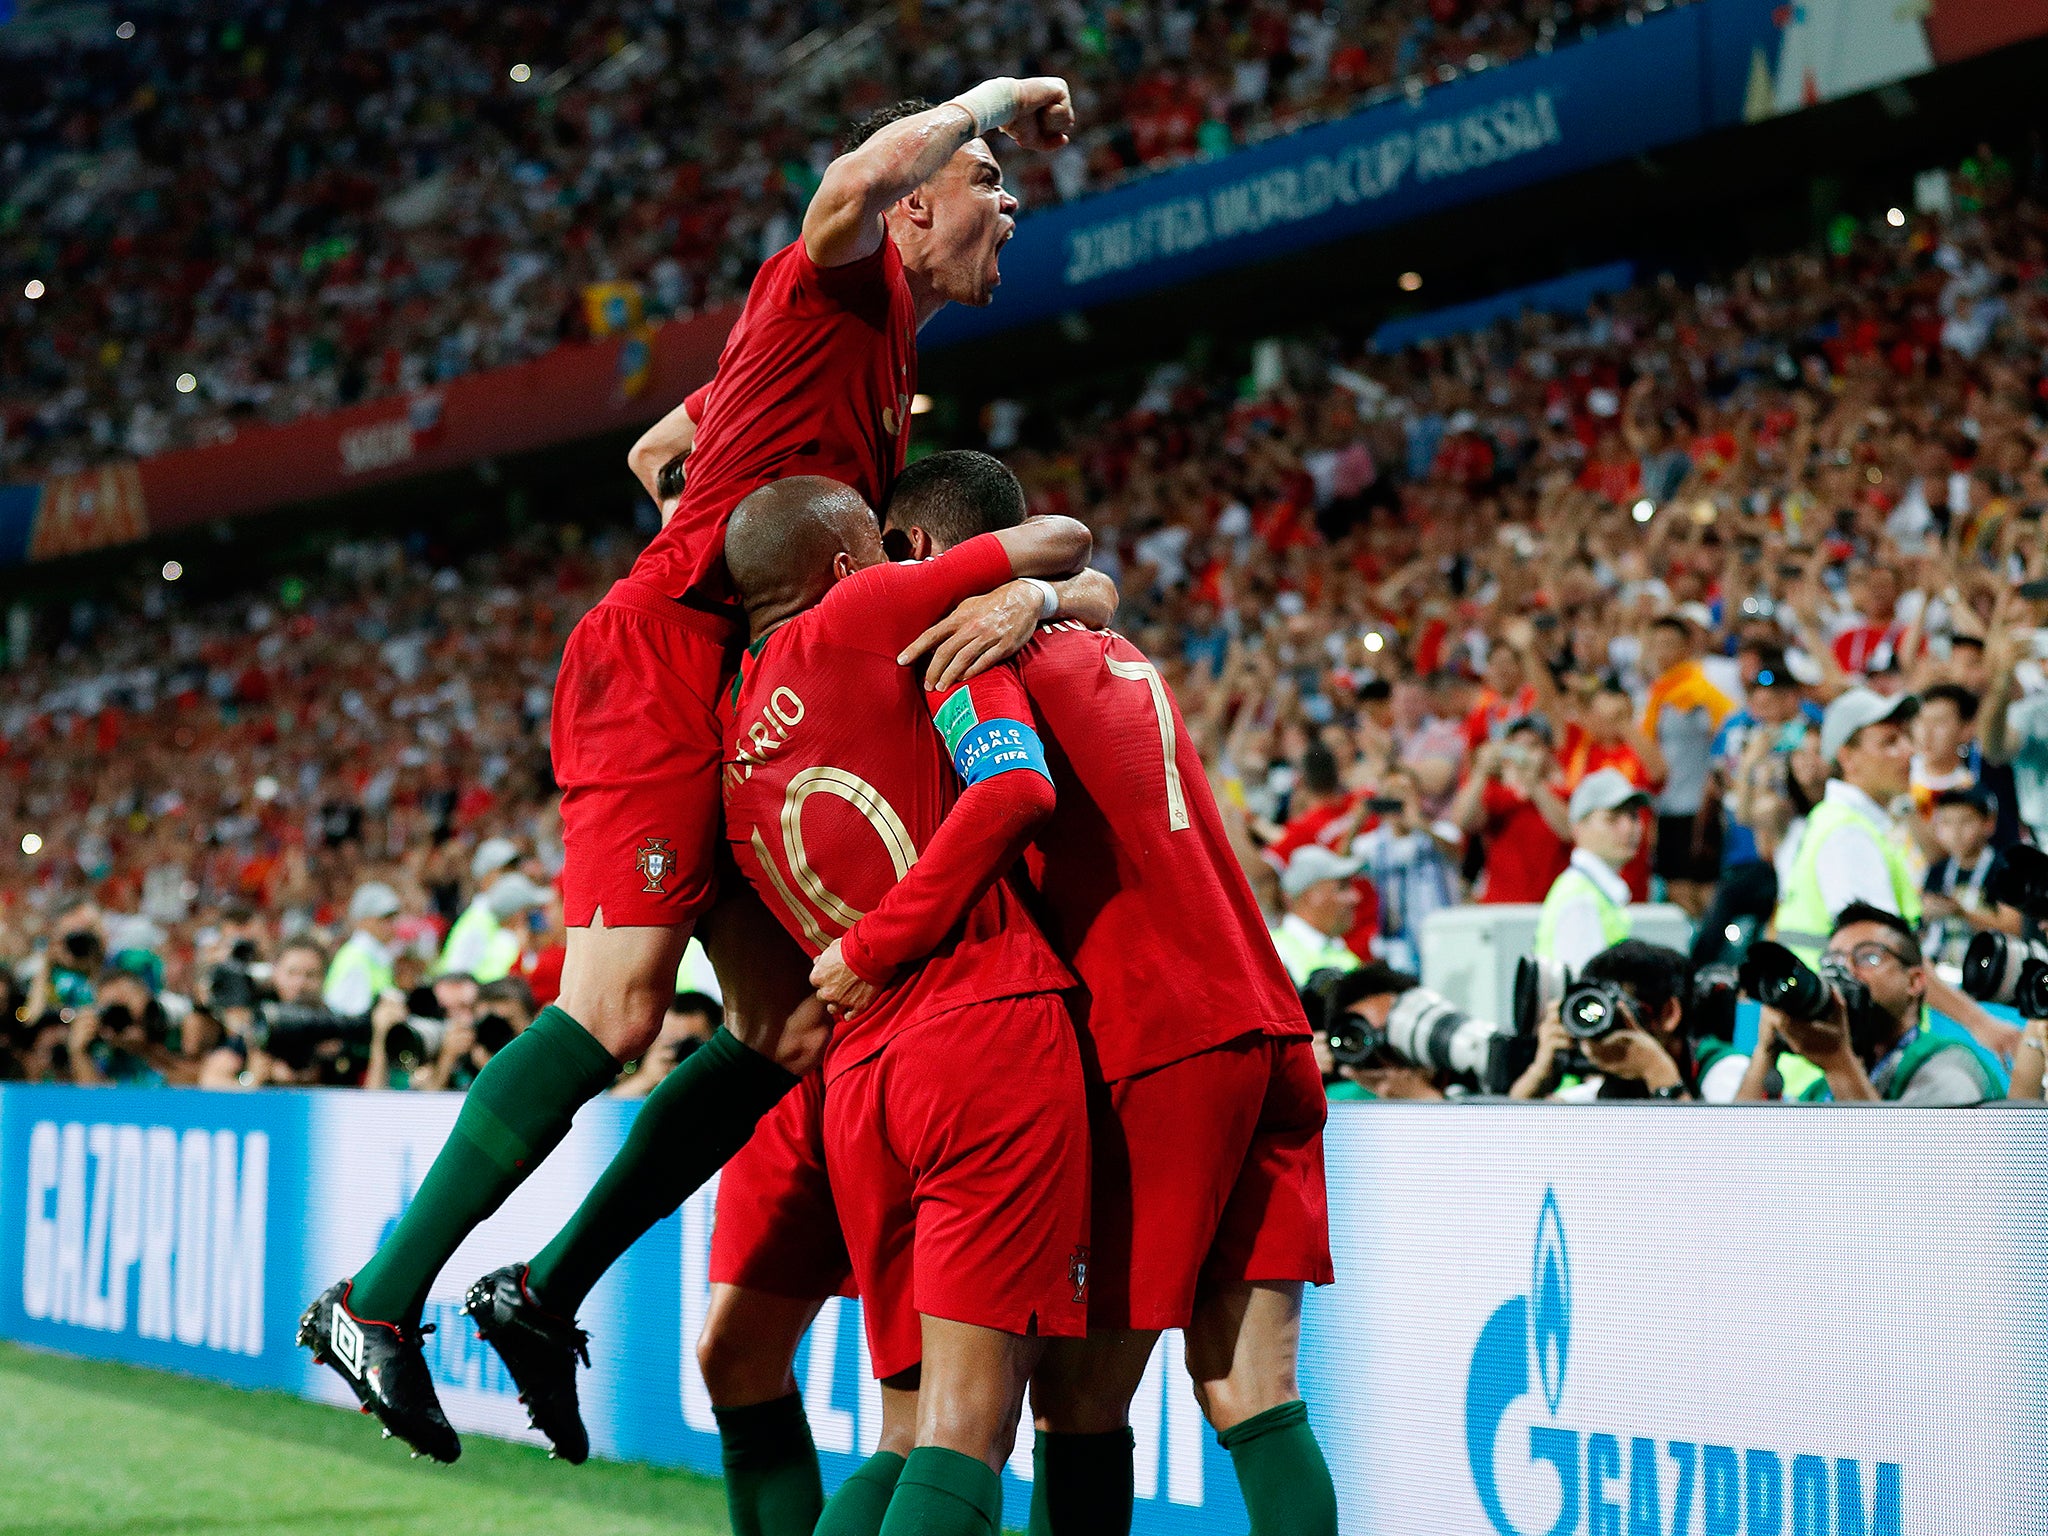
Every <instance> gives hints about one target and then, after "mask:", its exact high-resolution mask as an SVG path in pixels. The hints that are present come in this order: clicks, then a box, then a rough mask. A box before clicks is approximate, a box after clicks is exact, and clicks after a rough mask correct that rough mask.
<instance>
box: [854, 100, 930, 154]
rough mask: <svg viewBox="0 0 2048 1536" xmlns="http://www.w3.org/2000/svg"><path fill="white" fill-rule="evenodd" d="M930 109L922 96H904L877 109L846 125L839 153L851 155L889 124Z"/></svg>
mask: <svg viewBox="0 0 2048 1536" xmlns="http://www.w3.org/2000/svg"><path fill="white" fill-rule="evenodd" d="M931 109H932V104H931V103H930V102H928V101H926V100H925V99H924V98H923V97H922V96H906V97H905V98H904V99H903V100H901V101H898V102H894V103H892V104H890V105H889V106H886V107H877V108H875V110H874V111H872V112H869V113H867V114H866V115H864V116H861V117H857V118H855V119H854V120H853V121H852V122H850V123H848V124H847V125H846V134H845V136H844V137H843V138H841V139H840V141H839V153H841V154H842V155H845V154H851V153H852V152H853V151H854V150H856V149H859V148H860V147H861V145H863V144H865V143H867V141H868V140H869V139H872V138H873V137H874V136H875V135H876V134H878V133H880V132H881V131H882V130H883V129H884V128H886V127H888V126H889V125H890V124H891V123H900V122H902V121H903V119H904V118H906V117H915V116H917V114H918V113H920V112H929V111H931Z"/></svg>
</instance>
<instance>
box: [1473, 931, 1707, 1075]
mask: <svg viewBox="0 0 2048 1536" xmlns="http://www.w3.org/2000/svg"><path fill="white" fill-rule="evenodd" d="M1692 986H1693V983H1692V969H1691V963H1690V962H1689V961H1688V960H1687V959H1686V957H1685V956H1684V955H1682V954H1680V953H1679V952H1678V951H1677V950H1675V949H1666V948H1665V947H1664V946H1663V945H1661V944H1651V943H1648V942H1646V941H1644V940H1642V939H1623V940H1622V941H1621V942H1620V943H1618V944H1614V945H1611V946H1609V947H1608V948H1606V949H1603V950H1602V951H1600V953H1598V954H1596V955H1594V956H1593V957H1592V958H1591V959H1590V960H1588V961H1587V962H1586V965H1585V968H1584V970H1582V971H1581V972H1580V973H1579V977H1578V981H1577V983H1576V984H1575V985H1574V986H1573V989H1572V991H1571V993H1570V994H1569V995H1568V996H1567V997H1566V999H1565V1000H1564V1002H1563V1003H1562V1004H1558V1003H1553V1004H1551V1005H1550V1006H1549V1007H1547V1008H1545V1009H1544V1011H1543V1016H1542V1018H1541V1020H1540V1021H1539V1022H1538V1024H1537V1027H1536V1059H1535V1060H1534V1061H1532V1062H1531V1063H1530V1064H1529V1067H1528V1070H1527V1071H1525V1072H1523V1074H1522V1075H1521V1077H1520V1078H1518V1079H1517V1080H1516V1081H1515V1085H1514V1086H1513V1087H1512V1088H1510V1089H1509V1090H1508V1097H1510V1098H1514V1099H1537V1098H1546V1097H1548V1098H1557V1099H1562V1100H1565V1101H1568V1102H1587V1101H1591V1100H1596V1099H1597V1100H1601V1101H1611V1100H1620V1099H1666V1100H1673V1101H1680V1102H1684V1101H1690V1100H1694V1099H1703V1100H1707V1101H1709V1102H1714V1103H1726V1102H1729V1101H1731V1100H1732V1099H1733V1098H1734V1097H1735V1093H1736V1089H1737V1086H1738V1083H1739V1080H1740V1078H1741V1075H1742V1058H1740V1057H1735V1056H1734V1055H1733V1053H1732V1052H1730V1051H1729V1050H1728V1048H1727V1046H1726V1045H1725V1044H1724V1043H1723V1042H1721V1041H1718V1040H1713V1039H1710V1038H1709V1039H1703V1040H1702V1042H1701V1043H1699V1044H1698V1045H1696V1044H1695V1042H1694V1039H1693V1037H1692V1034H1691V1032H1690V1031H1689V1030H1688V1028H1687V1021H1686V1008H1687V999H1688V998H1689V997H1690V996H1691V995H1692ZM1594 989H1598V991H1597V993H1596V992H1595V990H1594ZM1588 994H1592V995H1595V996H1596V998H1599V999H1602V1000H1604V1001H1605V1004H1606V1017H1607V1018H1608V1019H1609V1020H1610V1022H1611V1024H1612V1026H1613V1027H1611V1028H1609V1029H1608V1030H1607V1032H1605V1033H1603V1034H1601V1035H1599V1036H1597V1037H1595V1038H1585V1037H1582V1036H1576V1035H1574V1034H1573V1033H1572V1032H1571V1030H1569V1029H1567V1028H1566V1026H1565V1022H1564V1017H1563V1012H1564V1009H1565V1008H1568V1007H1571V1006H1572V1005H1573V1003H1574V1001H1575V1000H1576V999H1579V998H1581V997H1583V996H1586V995H1588ZM1579 1011H1580V1012H1582V1013H1588V1012H1591V1010H1590V1009H1587V1008H1581V1009H1580V1010H1579ZM1575 1056H1579V1057H1583V1063H1584V1065H1585V1066H1586V1067H1588V1068H1590V1069H1592V1072H1593V1075H1591V1076H1585V1077H1580V1076H1577V1075H1576V1074H1574V1073H1572V1072H1571V1071H1570V1068H1571V1067H1573V1066H1575V1065H1577V1064H1578V1063H1576V1062H1575V1061H1574V1057H1575Z"/></svg>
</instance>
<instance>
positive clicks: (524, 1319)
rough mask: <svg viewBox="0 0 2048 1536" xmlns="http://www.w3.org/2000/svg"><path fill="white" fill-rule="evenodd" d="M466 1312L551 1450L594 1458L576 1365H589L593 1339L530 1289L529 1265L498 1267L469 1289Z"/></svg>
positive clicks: (576, 1458)
mask: <svg viewBox="0 0 2048 1536" xmlns="http://www.w3.org/2000/svg"><path fill="white" fill-rule="evenodd" d="M462 1310H463V1314H464V1315H465V1316H467V1317H468V1318H469V1320H470V1321H471V1322H473V1323H475V1324H476V1331H477V1337H479V1338H480V1339H482V1340H483V1341H484V1342H485V1343H486V1344H488V1345H490V1346H491V1348H493V1349H495V1350H496V1351H497V1352H498V1358H499V1359H501V1360H503V1361H504V1362H505V1369H506V1370H508V1371H510V1372H511V1373H512V1382H513V1384H514V1385H515V1386H517V1387H518V1388H519V1401H520V1402H522V1403H524V1404H526V1419H527V1422H528V1423H530V1424H531V1425H532V1426H533V1427H534V1428H535V1429H537V1430H539V1431H540V1432H541V1433H542V1434H544V1435H546V1436H547V1437H548V1443H549V1444H550V1445H552V1446H553V1447H554V1449H553V1450H552V1451H551V1452H549V1454H550V1455H552V1456H558V1457H560V1458H561V1459H562V1460H563V1461H566V1462H570V1463H572V1464H577V1463H581V1462H582V1461H584V1460H585V1459H586V1458H587V1457H588V1456H589V1455H590V1434H589V1432H588V1431H587V1430H585V1429H584V1427H583V1413H582V1410H581V1409H580V1408H579V1407H578V1406H577V1403H576V1362H577V1361H579V1360H581V1361H582V1362H583V1363H584V1364H585V1365H588V1364H590V1335H589V1334H587V1333H585V1332H584V1331H583V1330H582V1329H581V1328H578V1327H577V1326H576V1323H575V1320H574V1319H573V1318H566V1317H558V1316H556V1315H555V1314H554V1313H552V1312H550V1311H548V1309H547V1308H546V1307H543V1306H542V1305H541V1304H540V1303H539V1302H538V1301H535V1300H534V1298H533V1292H531V1291H530V1290H528V1289H527V1288H526V1266H525V1265H524V1264H507V1265H506V1266H505V1267H504V1268H503V1269H494V1270H492V1271H491V1272H490V1273H489V1274H488V1275H485V1276H484V1277H483V1279H481V1280H479V1281H477V1283H476V1284H475V1285H472V1286H471V1287H470V1288H469V1295H468V1296H467V1297H466V1298H465V1299H464V1301H463V1303H462Z"/></svg>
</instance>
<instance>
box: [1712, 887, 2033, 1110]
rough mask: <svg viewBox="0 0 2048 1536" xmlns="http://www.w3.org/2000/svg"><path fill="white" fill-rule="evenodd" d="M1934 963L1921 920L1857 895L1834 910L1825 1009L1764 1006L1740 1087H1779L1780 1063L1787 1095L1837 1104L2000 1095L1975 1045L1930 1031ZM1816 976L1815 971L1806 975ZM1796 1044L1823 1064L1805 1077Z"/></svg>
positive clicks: (1960, 1100)
mask: <svg viewBox="0 0 2048 1536" xmlns="http://www.w3.org/2000/svg"><path fill="white" fill-rule="evenodd" d="M1928 976H1929V973H1928V969H1927V963H1926V960H1925V957H1924V956H1923V955H1922V954H1921V951H1920V940H1919V936H1918V935H1917V934H1916V933H1915V931H1914V929H1913V925H1912V924H1911V923H1909V922H1907V921H1906V920H1905V919H1903V918H1901V917H1899V916H1898V915H1897V914H1896V913H1893V912H1887V911H1885V910H1884V909H1882V908H1880V907H1875V906H1871V905H1869V904H1868V903H1865V902H1854V903H1852V904H1851V905H1850V906H1848V907H1847V908H1846V909H1844V911H1843V912H1842V914H1841V916H1840V917H1839V918H1837V919H1836V921H1835V927H1834V932H1833V933H1832V934H1830V935H1829V937H1828V942H1827V950H1826V954H1825V956H1824V961H1823V969H1822V971H1821V977H1820V979H1821V980H1822V981H1823V982H1824V983H1825V984H1826V986H1827V991H1826V993H1825V996H1824V998H1823V999H1822V1003H1821V1006H1820V1007H1819V1008H1818V1009H1817V1010H1816V1011H1817V1012H1818V1014H1819V1016H1818V1017H1816V1018H1812V1019H1801V1018H1797V1017H1794V1016H1793V1015H1792V1014H1791V1013H1789V1012H1787V1011H1786V1010H1784V1009H1780V1008H1775V1007H1768V1006H1767V1007H1765V1008H1764V1009H1763V1011H1762V1014H1761V1016H1760V1019H1759V1022H1758V1025H1757V1044H1756V1052H1755V1054H1754V1055H1753V1056H1752V1057H1751V1058H1750V1063H1749V1070H1748V1072H1747V1074H1746V1075H1745V1076H1744V1078H1743V1082H1742V1091H1741V1092H1740V1093H1739V1094H1738V1095H1737V1097H1738V1098H1739V1099H1741V1100H1742V1101H1744V1102H1761V1101H1764V1100H1767V1099H1770V1098H1772V1097H1774V1095H1773V1093H1772V1084H1771V1078H1772V1076H1773V1073H1774V1070H1777V1071H1778V1075H1779V1076H1780V1079H1781V1082H1783V1083H1784V1084H1785V1086H1786V1087H1787V1088H1788V1089H1789V1090H1790V1091H1789V1093H1787V1094H1782V1095H1779V1096H1784V1097H1789V1098H1791V1099H1796V1100H1799V1101H1802V1102H1807V1103H1813V1102H1819V1101H1820V1100H1821V1099H1822V1098H1823V1096H1824V1092H1825V1094H1827V1095H1831V1096H1832V1097H1833V1098H1834V1100H1835V1102H1836V1103H1838V1104H1843V1103H1864V1104H1878V1103H1888V1104H1921V1105H1939V1106H1948V1107H1955V1106H1961V1105H1969V1104H1981V1103H1983V1102H1984V1101H1985V1100H1986V1099H1995V1098H1998V1097H1999V1096H2000V1094H1999V1085H1998V1084H1997V1082H1996V1081H1995V1080H1994V1079H1993V1078H1992V1075H1991V1072H1990V1070H1989V1069H1988V1068H1987V1067H1986V1066H1985V1065H1984V1064H1983V1063H1982V1062H1981V1061H1979V1060H1978V1058H1977V1054H1976V1052H1975V1051H1973V1050H1971V1049H1970V1047H1969V1046H1967V1045H1965V1044H1963V1043H1962V1042H1961V1041H1959V1040H1951V1039H1946V1038H1944V1037H1942V1036H1940V1035H1936V1034H1933V1033H1931V1032H1930V1031H1928V1030H1927V1029H1926V1028H1925V1027H1924V1024H1923V1020H1922V1010H1923V1007H1924V1005H1925V1002H1926V998H1927V983H1928ZM1807 979H1808V980H1809V981H1810V979H1811V978H1807ZM1793 1052H1796V1053H1797V1054H1798V1056H1799V1057H1801V1058H1803V1059H1804V1060H1806V1061H1808V1062H1811V1063H1812V1064H1813V1065H1814V1066H1815V1067H1817V1068H1818V1069H1819V1070H1820V1072H1821V1073H1822V1074H1823V1076H1822V1079H1821V1080H1820V1081H1818V1082H1814V1083H1811V1084H1807V1085H1805V1086H1803V1087H1800V1086H1798V1085H1797V1084H1796V1081H1795V1080H1790V1079H1785V1078H1784V1076H1783V1073H1782V1069H1781V1068H1780V1064H1779V1058H1780V1057H1781V1056H1782V1055H1787V1054H1790V1053H1793Z"/></svg>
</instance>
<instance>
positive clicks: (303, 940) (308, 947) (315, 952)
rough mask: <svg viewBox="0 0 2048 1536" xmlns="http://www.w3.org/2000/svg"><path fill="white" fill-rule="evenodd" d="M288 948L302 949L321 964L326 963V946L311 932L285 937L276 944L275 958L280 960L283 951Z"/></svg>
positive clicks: (283, 953)
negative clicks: (294, 936)
mask: <svg viewBox="0 0 2048 1536" xmlns="http://www.w3.org/2000/svg"><path fill="white" fill-rule="evenodd" d="M288 949H303V950H305V951H307V952H308V953H309V954H311V955H312V956H313V958H314V959H316V960H318V961H319V962H320V964H321V965H323V966H325V965H326V964H327V946H326V945H324V944H322V943H321V942H320V941H319V940H318V939H316V938H314V937H313V936H312V935H311V934H305V933H302V934H300V935H298V936H297V937H296V938H290V939H286V940H285V941H284V942H283V943H282V944H280V945H278V946H277V958H278V959H280V960H282V959H283V958H284V956H285V951H286V950H288Z"/></svg>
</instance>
